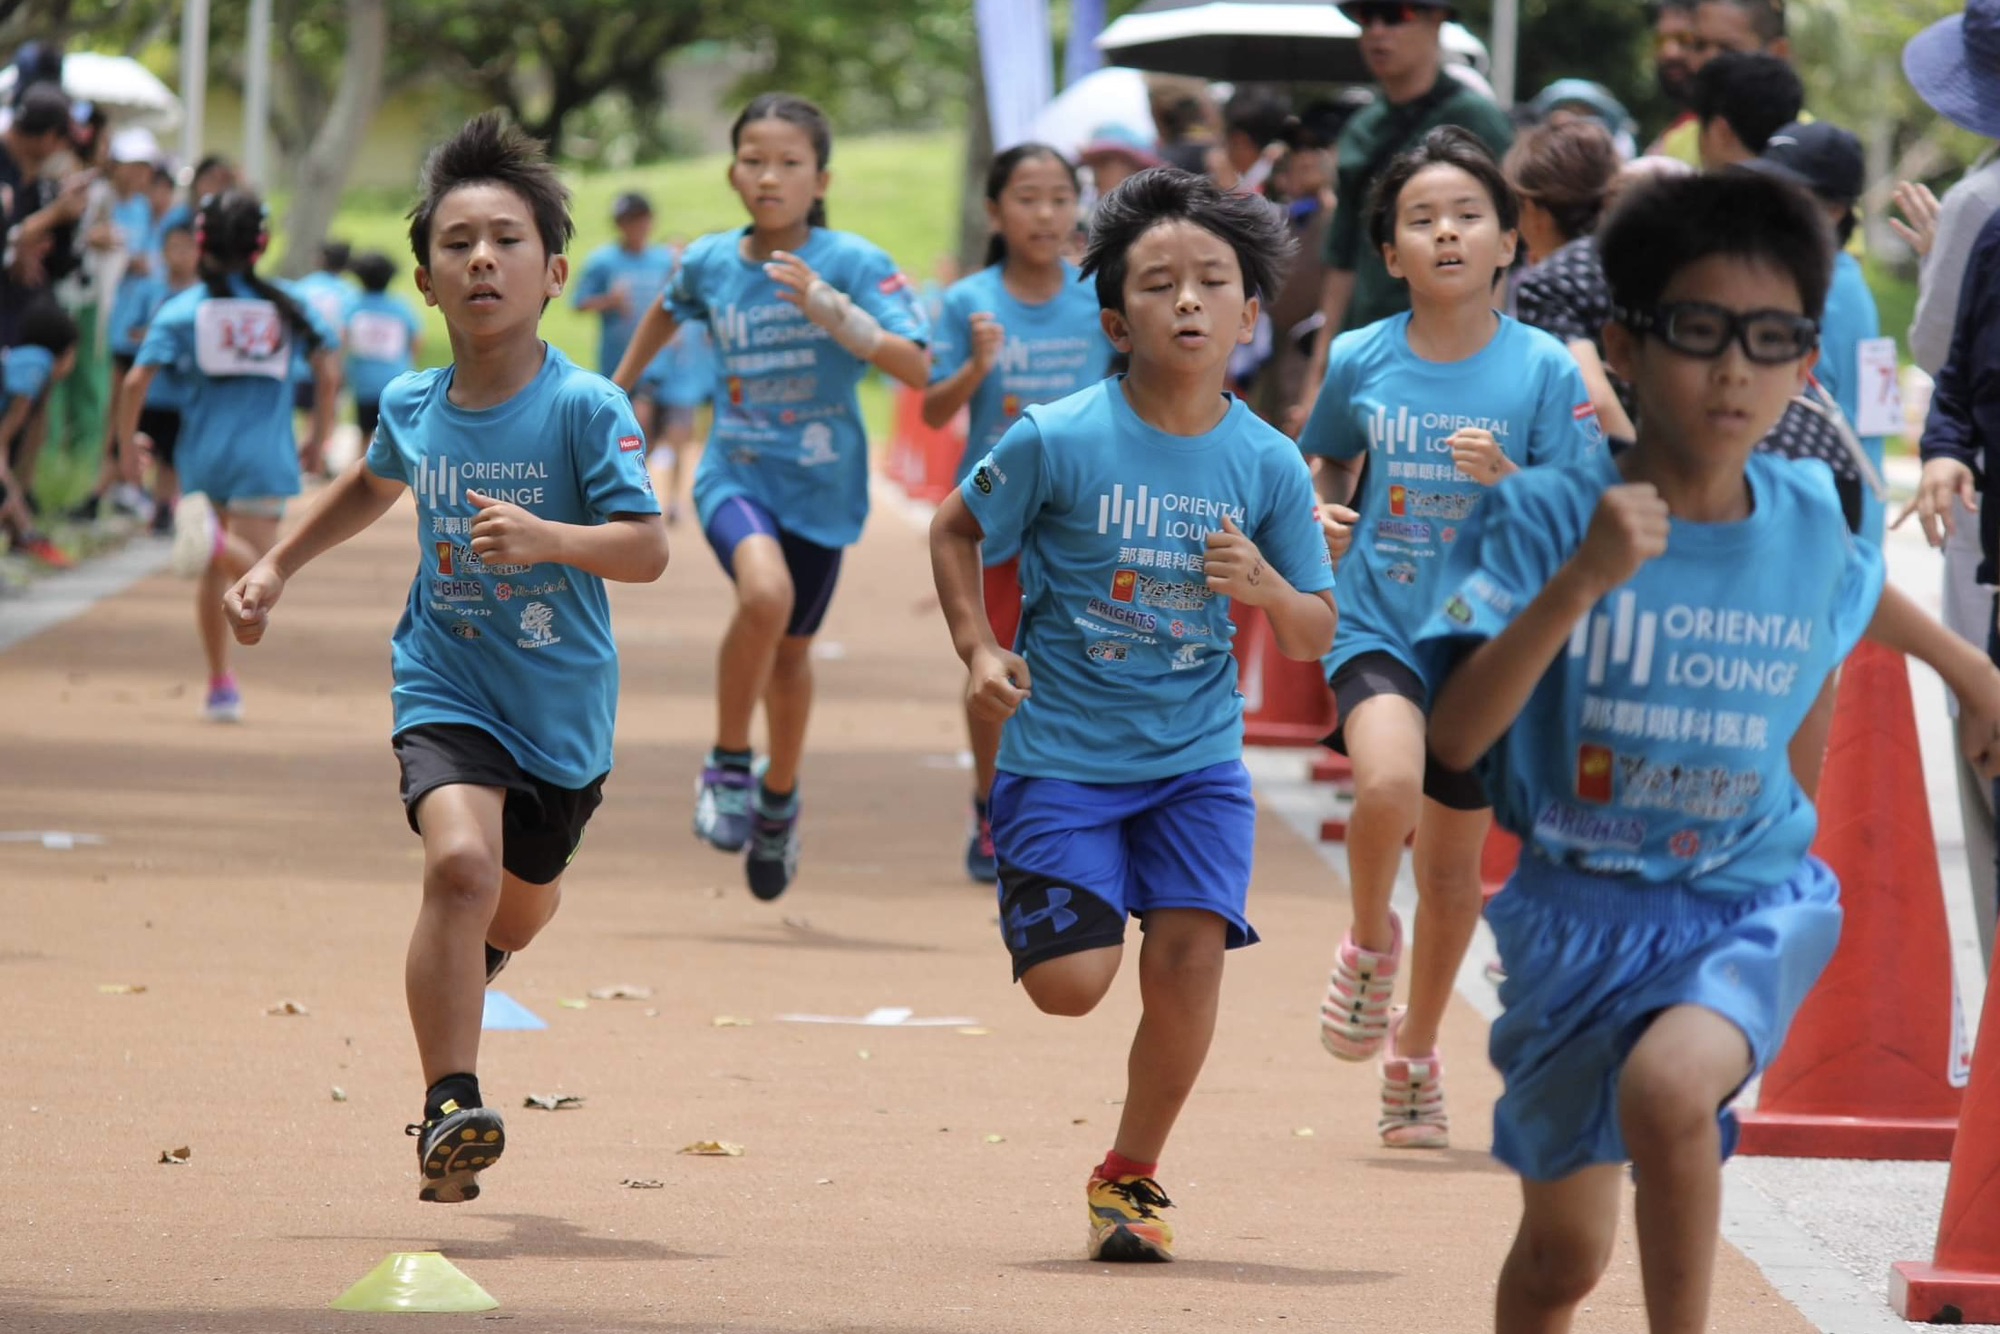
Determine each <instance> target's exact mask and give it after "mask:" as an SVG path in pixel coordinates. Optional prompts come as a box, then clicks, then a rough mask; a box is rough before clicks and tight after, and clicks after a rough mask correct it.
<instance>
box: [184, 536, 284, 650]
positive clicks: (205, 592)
mask: <svg viewBox="0 0 2000 1334" xmlns="http://www.w3.org/2000/svg"><path fill="white" fill-rule="evenodd" d="M216 522H217V523H220V524H221V525H222V526H223V532H224V537H223V542H222V551H221V554H220V555H219V556H218V557H217V558H216V559H215V560H212V561H210V562H209V563H208V568H207V569H205V570H203V571H202V572H201V578H200V580H199V581H198V582H197V583H196V585H195V626H196V628H197V629H198V630H199V631H200V632H201V650H202V654H203V656H204V657H206V658H207V659H208V675H209V679H210V680H214V679H215V678H216V677H218V676H223V675H226V674H227V673H228V671H229V645H230V635H229V622H228V620H227V619H226V618H225V617H224V616H223V614H222V595H223V594H224V593H226V592H228V591H229V586H230V585H231V584H233V583H235V582H236V581H237V580H238V579H240V578H242V577H243V573H244V571H246V570H248V569H249V568H250V567H251V566H252V565H255V564H256V563H257V560H258V558H259V557H261V556H262V555H263V554H264V553H265V552H267V551H269V550H270V549H271V546H272V544H273V543H275V542H276V541H277V540H278V521H277V520H276V519H263V518H251V517H249V516H247V515H242V514H218V515H217V516H216Z"/></svg>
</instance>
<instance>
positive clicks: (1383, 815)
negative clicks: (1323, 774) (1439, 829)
mask: <svg viewBox="0 0 2000 1334" xmlns="http://www.w3.org/2000/svg"><path fill="white" fill-rule="evenodd" d="M1342 728H1343V730H1344V731H1345V733H1346V736H1347V754H1348V758H1349V759H1350V760H1352V761H1353V764H1354V812H1353V814H1352V815H1350V816H1349V817H1348V821H1347V879H1348V885H1349V888H1350V890H1351V891H1352V893H1353V896H1354V927H1353V932H1354V943H1355V944H1357V945H1359V946H1360V947H1361V948H1362V949H1364V950H1372V951H1375V952H1376V953H1385V952H1387V950H1388V949H1389V946H1390V944H1391V943H1392V936H1391V930H1390V926H1389V897H1390V895H1391V894H1392V893H1393V892H1394V890H1395V887H1396V872H1397V870H1398V869H1399V868H1400V867H1401V866H1402V864H1403V844H1404V842H1405V841H1406V840H1407V839H1408V838H1409V836H1410V832H1411V831H1412V830H1414V829H1415V828H1416V827H1417V813H1418V810H1419V808H1420V805H1421V802H1422V799H1423V792H1424V715H1423V713H1422V712H1421V711H1420V710H1419V709H1418V708H1417V706H1416V705H1415V704H1413V703H1411V702H1410V701H1409V700H1407V699H1404V698H1403V697H1402V696H1400V695H1376V696H1375V697H1373V698H1372V699H1367V700H1364V701H1362V702H1361V704H1359V705H1358V706H1356V708H1355V709H1354V712H1353V713H1352V714H1350V715H1349V716H1348V717H1347V718H1346V719H1345V720H1344V721H1343V723H1342Z"/></svg>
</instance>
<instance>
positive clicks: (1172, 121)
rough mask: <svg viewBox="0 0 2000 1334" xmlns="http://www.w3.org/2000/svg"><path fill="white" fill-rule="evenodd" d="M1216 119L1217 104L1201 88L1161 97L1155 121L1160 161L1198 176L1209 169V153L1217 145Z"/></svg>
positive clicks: (1155, 110)
mask: <svg viewBox="0 0 2000 1334" xmlns="http://www.w3.org/2000/svg"><path fill="white" fill-rule="evenodd" d="M1176 82H1178V81H1176ZM1196 82H1197V83H1198V81H1196ZM1215 119H1216V117H1215V104H1214V103H1213V102H1212V101H1210V100H1209V97H1208V94H1207V93H1206V92H1205V91H1200V90H1199V89H1198V88H1197V89H1191V90H1188V91H1185V92H1172V93H1170V94H1169V95H1168V96H1165V97H1162V98H1160V99H1158V101H1157V102H1156V103H1155V105H1154V108H1153V122H1154V124H1155V125H1156V126H1157V127H1158V128H1159V131H1160V158H1161V160H1162V161H1164V162H1165V163H1166V164H1167V165H1168V166H1170V167H1179V168H1180V169H1181V170H1182V171H1190V172H1193V173H1194V174H1195V175H1197V176H1200V175H1202V174H1204V173H1205V172H1207V170H1208V161H1209V158H1208V155H1209V153H1210V152H1212V151H1213V150H1214V148H1215Z"/></svg>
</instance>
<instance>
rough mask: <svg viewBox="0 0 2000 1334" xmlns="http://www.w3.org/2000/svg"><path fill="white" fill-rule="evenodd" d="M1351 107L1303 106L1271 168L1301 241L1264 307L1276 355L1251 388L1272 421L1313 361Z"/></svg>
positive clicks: (1274, 189)
mask: <svg viewBox="0 0 2000 1334" xmlns="http://www.w3.org/2000/svg"><path fill="white" fill-rule="evenodd" d="M1354 111H1355V108H1354V107H1353V106H1351V105H1348V104H1344V103H1341V102H1332V101H1328V102H1315V103H1313V104H1312V105H1311V106H1308V107H1306V108H1305V109H1304V110H1303V111H1301V112H1300V113H1299V115H1298V118H1297V120H1296V121H1295V122H1293V124H1292V125H1291V127H1290V128H1289V129H1288V130H1287V132H1286V134H1287V140H1288V142H1289V144H1290V147H1289V148H1288V149H1287V150H1286V152H1285V155H1284V156H1283V157H1281V158H1279V159H1278V164H1277V166H1276V167H1275V168H1274V169H1273V170H1272V172H1271V190H1270V192H1269V193H1270V194H1271V196H1272V198H1273V199H1274V200H1276V202H1278V203H1279V204H1280V205H1281V206H1282V207H1283V208H1284V210H1285V222H1286V226H1287V227H1288V229H1289V230H1290V231H1291V234H1292V236H1293V237H1294V238H1295V239H1296V241H1297V243H1298V244H1297V245H1296V247H1295V248H1294V249H1293V251H1292V260H1291V266H1290V267H1289V268H1288V269H1287V270H1286V271H1285V278H1284V281H1283V282H1282V283H1281V284H1280V285H1279V287H1278V290H1277V291H1276V292H1274V293H1273V294H1272V295H1271V298H1270V301H1269V303H1268V304H1267V305H1266V306H1265V307H1264V310H1263V314H1264V315H1265V316H1267V317H1268V318H1269V319H1270V321H1271V356H1270V359H1269V360H1268V361H1266V362H1265V363H1264V366H1263V368H1262V369H1261V370H1260V371H1259V372H1258V374H1257V380H1256V383H1255V384H1254V385H1253V386H1252V387H1251V394H1250V405H1251V407H1253V408H1254V409H1256V412H1257V415H1258V416H1260V417H1262V418H1263V419H1264V420H1265V421H1268V422H1271V423H1272V424H1274V425H1276V424H1278V423H1281V422H1282V421H1283V420H1284V416H1285V413H1286V412H1287V411H1288V410H1289V409H1290V408H1291V406H1292V405H1293V404H1294V403H1296V402H1298V401H1299V394H1300V392H1301V390H1302V389H1303V388H1304V385H1305V376H1306V371H1307V369H1308V368H1309V367H1310V366H1311V365H1312V349H1313V340H1314V336H1315V335H1316V334H1317V333H1318V332H1319V326H1320V314H1319V298H1320V289H1321V287H1322V286H1323V285H1324V282H1325V278H1326V261H1325V260H1324V259H1323V258H1321V252H1322V251H1323V250H1324V249H1325V245H1326V229H1327V224H1328V222H1329V221H1331V219H1332V217H1333V202H1334V200H1333V146H1334V145H1335V144H1336V143H1338V142H1339V140H1340V131H1341V127H1342V126H1344V125H1345V124H1346V123H1347V121H1348V119H1349V117H1351V116H1352V115H1353V114H1354Z"/></svg>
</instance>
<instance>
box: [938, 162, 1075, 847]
mask: <svg viewBox="0 0 2000 1334" xmlns="http://www.w3.org/2000/svg"><path fill="white" fill-rule="evenodd" d="M1076 214H1077V183H1076V168H1074V167H1072V166H1070V165H1069V163H1068V162H1067V161H1065V160H1064V159H1063V156H1062V154H1060V153H1058V152H1057V151H1056V150H1055V149H1053V148H1050V147H1049V146H1048V145H1047V144H1032V143H1031V144H1017V145H1015V146H1014V147H1012V148H1010V149H1008V150H1007V151H1006V152H1004V153H1001V154H1000V155H998V156H997V157H995V158H994V159H993V165H992V167H990V168H989V169H988V170H987V173H986V220H987V223H988V225H989V226H991V227H992V228H993V236H992V238H991V240H990V241H989V242H988V243H987V247H986V267H985V268H983V269H981V270H980V271H979V272H977V273H975V274H973V275H972V276H971V277H969V278H965V279H963V280H961V281H959V282H956V283H953V284H952V285H951V287H950V288H949V289H948V290H947V291H946V292H945V294H944V305H943V308H942V310H941V311H940V313H939V317H938V321H937V328H936V330H935V331H934V332H935V338H934V340H933V342H932V343H931V384H930V388H929V389H926V390H925V391H924V409H923V415H924V421H925V422H926V423H927V424H928V425H930V426H931V427H932V428H933V429H935V428H937V427H941V426H943V425H944V424H945V423H946V422H948V421H950V420H951V419H952V417H953V416H955V415H956V414H957V413H958V411H959V410H960V409H961V408H965V407H968V406H969V407H970V408H971V409H972V414H971V424H970V426H969V428H968V429H967V431H966V433H965V453H964V456H963V457H962V458H960V460H959V464H958V476H957V477H956V479H955V480H956V481H958V482H960V483H963V482H964V481H965V478H966V475H967V474H968V473H970V472H971V471H972V466H973V464H975V463H977V462H978V461H979V460H980V459H983V458H985V457H986V455H987V452H988V451H990V450H991V449H992V448H993V446H995V445H996V444H998V443H999V442H1000V437H1001V435H1002V434H1003V433H1004V432H1005V431H1006V430H1007V428H1008V427H1010V426H1012V425H1013V424H1014V423H1015V421H1017V420H1018V419H1019V418H1020V415H1021V412H1022V410H1023V409H1024V408H1026V407H1028V406H1029V405H1030V404H1034V403H1050V402H1054V401H1055V400H1056V399H1059V398H1066V397H1068V396H1069V395H1070V394H1073V393H1075V392H1076V391H1077V390H1079V389H1081V388H1083V387H1084V386H1085V385H1089V384H1095V383H1096V382H1097V381H1099V380H1102V379H1103V378H1104V376H1105V373H1106V372H1107V371H1109V370H1110V369H1111V344H1110V342H1109V341H1108V340H1107V339H1106V338H1105V336H1104V329H1103V327H1102V324H1101V321H1100V319H1099V316H1098V313H1097V298H1096V296H1095V295H1094V294H1093V293H1092V292H1091V290H1090V288H1089V287H1088V286H1086V285H1085V284H1084V282H1083V281H1082V278H1081V275H1079V274H1078V273H1077V271H1076V267H1075V266H1074V265H1072V264H1070V263H1069V262H1067V261H1066V260H1064V259H1063V247H1064V246H1066V245H1067V244H1069V239H1070V236H1071V235H1072V234H1073V233H1074V232H1075V231H1076ZM981 555H982V556H983V557H984V558H985V560H986V610H987V612H988V613H989V614H990V615H991V616H992V617H993V635H994V638H995V639H997V640H998V641H999V643H1000V647H1002V648H1009V649H1011V648H1012V647H1014V635H1015V632H1016V631H1017V630H1018V629H1019V628H1020V624H1021V561H1020V553H1019V552H1018V551H1017V550H1016V549H1015V548H1014V547H1013V545H1012V544H1011V543H1009V542H1006V541H1002V540H1000V539H999V538H997V537H996V538H995V539H993V540H990V541H988V542H987V543H986V544H985V545H984V547H982V548H981ZM966 727H967V729H968V731H969V734H970V737H971V741H972V764H973V785H974V786H973V792H972V830H971V833H970V835H969V837H968V839H967V842H966V849H965V870H966V874H967V875H969V876H971V877H972V878H973V879H974V880H976V881H978V882H979V883H980V884H984V885H990V884H992V883H993V882H994V880H996V879H997V878H998V877H999V868H998V866H996V865H995V863H994V860H993V818H992V814H991V812H990V811H989V810H988V808H987V801H988V799H989V798H990V797H991V795H992V792H993V772H994V770H993V763H994V757H995V756H997V755H998V754H999V753H1000V724H998V723H997V722H994V721H992V720H990V719H986V718H982V717H980V716H979V715H978V714H977V713H974V712H971V711H970V710H968V712H967V714H966Z"/></svg>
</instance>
